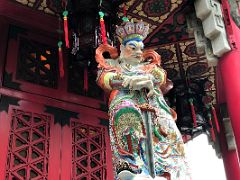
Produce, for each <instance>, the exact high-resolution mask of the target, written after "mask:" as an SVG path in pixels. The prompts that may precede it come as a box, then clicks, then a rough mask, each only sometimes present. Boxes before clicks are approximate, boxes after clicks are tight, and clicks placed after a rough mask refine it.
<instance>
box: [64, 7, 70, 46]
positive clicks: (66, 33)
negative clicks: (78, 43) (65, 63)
mask: <svg viewBox="0 0 240 180" xmlns="http://www.w3.org/2000/svg"><path fill="white" fill-rule="evenodd" d="M67 15H68V11H64V12H63V22H64V35H65V44H66V47H67V48H69V39H68V17H67Z"/></svg>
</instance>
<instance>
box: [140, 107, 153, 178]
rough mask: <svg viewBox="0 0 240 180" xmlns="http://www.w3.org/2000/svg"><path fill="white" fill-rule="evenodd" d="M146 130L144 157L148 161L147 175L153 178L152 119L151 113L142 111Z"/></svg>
mask: <svg viewBox="0 0 240 180" xmlns="http://www.w3.org/2000/svg"><path fill="white" fill-rule="evenodd" d="M143 114H144V120H145V129H146V136H147V139H146V155H147V161H148V168H149V174H150V176H152V178H155V176H156V173H155V166H154V159H153V137H152V119H151V112H148V111H143Z"/></svg>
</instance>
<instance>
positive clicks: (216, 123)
mask: <svg viewBox="0 0 240 180" xmlns="http://www.w3.org/2000/svg"><path fill="white" fill-rule="evenodd" d="M212 114H213V119H214V122H215V125H216V129H217V132H218V133H220V128H219V123H218V118H217V113H216V110H215V108H214V107H213V106H212Z"/></svg>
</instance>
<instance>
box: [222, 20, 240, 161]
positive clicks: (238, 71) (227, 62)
mask: <svg viewBox="0 0 240 180" xmlns="http://www.w3.org/2000/svg"><path fill="white" fill-rule="evenodd" d="M230 25H231V27H232V30H233V32H232V34H233V36H234V37H235V44H236V48H235V49H232V51H230V52H228V53H226V54H225V55H224V56H223V57H222V58H221V59H220V60H219V68H220V71H221V75H222V81H223V86H224V92H225V97H226V102H227V106H228V112H229V116H230V119H231V122H232V126H233V131H234V135H235V139H236V144H237V152H238V156H239V155H240V29H239V28H238V27H237V26H236V24H235V23H234V22H233V21H232V19H231V18H230Z"/></svg>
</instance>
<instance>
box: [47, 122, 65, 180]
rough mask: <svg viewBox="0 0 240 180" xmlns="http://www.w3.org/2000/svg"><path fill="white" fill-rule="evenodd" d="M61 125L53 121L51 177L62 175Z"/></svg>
mask: <svg viewBox="0 0 240 180" xmlns="http://www.w3.org/2000/svg"><path fill="white" fill-rule="evenodd" d="M60 145H61V125H60V124H54V123H53V122H52V123H51V139H50V152H49V174H48V175H49V179H60V177H61V163H62V162H61V158H60V148H61V146H60Z"/></svg>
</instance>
